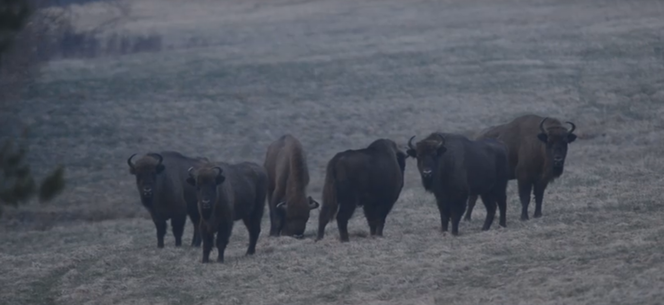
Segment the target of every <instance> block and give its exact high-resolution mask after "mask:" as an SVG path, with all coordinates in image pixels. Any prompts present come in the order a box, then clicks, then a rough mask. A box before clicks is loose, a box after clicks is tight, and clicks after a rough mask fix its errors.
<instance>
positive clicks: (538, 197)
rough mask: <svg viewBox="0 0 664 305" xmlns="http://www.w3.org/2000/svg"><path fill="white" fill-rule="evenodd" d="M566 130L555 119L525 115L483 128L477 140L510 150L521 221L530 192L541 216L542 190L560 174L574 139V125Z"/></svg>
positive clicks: (473, 199)
mask: <svg viewBox="0 0 664 305" xmlns="http://www.w3.org/2000/svg"><path fill="white" fill-rule="evenodd" d="M567 124H569V125H570V126H571V127H572V129H571V130H569V131H568V130H567V128H565V126H564V125H563V124H562V123H561V122H560V121H559V120H557V119H554V118H544V117H541V116H537V115H532V114H530V115H524V116H520V117H517V118H515V119H514V120H512V121H511V122H509V123H506V124H502V125H498V126H493V127H489V128H486V129H484V130H483V131H482V132H481V133H480V134H479V135H478V136H477V137H476V138H477V139H498V140H500V141H502V142H504V143H505V144H506V145H507V147H508V150H509V163H510V180H512V179H517V183H518V188H519V199H520V200H521V220H527V219H528V205H529V204H530V194H531V192H532V193H533V194H534V195H535V213H534V214H533V217H535V218H537V217H541V216H542V201H543V199H544V191H545V190H546V187H547V185H548V184H549V183H551V182H553V181H554V180H555V179H556V178H558V177H560V176H561V175H562V173H563V168H564V165H565V158H566V156H567V144H569V143H572V142H574V140H576V135H575V134H574V133H573V132H574V129H575V128H576V126H575V125H574V123H571V122H567ZM476 201H477V196H473V197H470V198H469V200H468V211H467V212H466V216H465V219H466V220H470V216H471V213H472V211H473V207H474V206H475V202H476Z"/></svg>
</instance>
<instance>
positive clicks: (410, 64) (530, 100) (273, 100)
mask: <svg viewBox="0 0 664 305" xmlns="http://www.w3.org/2000/svg"><path fill="white" fill-rule="evenodd" d="M165 3H166V4H162V5H158V4H156V3H155V2H151V1H147V0H141V1H137V2H136V3H135V4H134V9H133V11H132V12H133V14H134V15H135V16H133V18H130V19H129V21H127V23H126V24H125V25H124V27H125V29H126V30H135V31H148V30H150V31H152V30H155V31H161V32H162V33H163V34H164V35H167V38H168V39H171V40H173V41H177V40H181V41H185V40H186V37H187V35H199V36H201V37H208V38H210V39H211V40H214V41H215V42H216V43H218V44H219V45H218V46H215V47H210V48H204V49H190V50H179V51H171V52H163V53H158V54H139V55H132V56H126V57H121V58H106V59H95V60H69V61H60V62H54V63H52V64H51V65H50V66H49V67H48V69H47V70H46V72H45V75H44V76H43V78H42V79H40V81H39V82H38V83H36V84H35V85H34V86H33V87H31V88H30V91H29V94H28V96H27V97H26V100H25V101H24V103H23V105H25V107H22V109H20V110H19V109H17V110H16V114H20V115H23V117H25V118H27V120H28V122H29V123H30V124H31V126H32V132H31V135H30V138H31V140H32V142H31V143H32V147H33V150H32V154H31V160H33V161H34V162H36V163H37V164H39V165H43V166H44V168H45V169H50V168H52V165H53V164H54V163H63V164H65V165H66V166H67V175H68V178H69V182H70V184H69V188H68V190H67V191H66V192H65V193H64V194H63V195H62V196H61V197H60V198H59V199H58V200H56V202H54V203H53V204H49V205H44V206H41V205H39V204H32V205H29V206H25V207H22V208H20V209H10V210H7V211H6V215H5V216H4V219H2V222H3V223H4V225H3V227H2V229H0V230H1V231H0V287H1V288H0V300H2V303H6V304H46V303H57V304H117V303H122V304H177V303H186V304H192V303H193V304H219V303H223V304H358V303H368V304H375V305H377V304H434V303H435V304H479V303H493V304H658V303H661V302H662V301H661V300H662V299H663V298H664V292H663V291H662V290H661V283H662V281H663V280H664V275H662V273H661V270H662V268H664V254H662V253H664V246H663V243H662V241H663V240H662V236H663V233H664V221H663V220H662V219H664V210H663V209H662V207H661V201H660V200H658V198H659V196H660V190H661V187H662V185H663V183H664V178H662V177H663V176H662V175H661V173H662V172H663V171H664V157H662V155H661V153H660V152H661V151H662V150H663V149H664V121H662V117H664V19H663V18H661V16H662V13H663V12H664V5H661V4H659V3H657V2H656V1H645V0H644V1H600V0H591V1H583V2H576V3H575V2H573V1H507V0H500V1H486V0H473V1H436V2H432V1H409V2H408V3H406V2H404V1H391V0H388V1H369V0H367V1H360V2H357V1H348V0H328V1H322V0H313V1H285V0H277V1H270V2H269V3H266V2H259V1H235V0H232V1H226V2H224V3H223V4H212V1H199V2H196V4H195V5H192V6H186V7H185V6H183V5H182V2H181V1H175V0H169V1H165ZM83 9H85V8H83ZM178 9H186V11H184V12H180V11H178ZM97 13H98V12H97ZM173 18H175V19H173ZM88 22H89V20H88ZM524 113H537V114H541V115H549V116H554V117H558V118H561V119H564V120H570V121H573V122H575V123H576V125H577V131H578V134H579V140H578V141H577V142H575V143H573V144H571V145H570V150H569V153H568V161H567V168H566V170H565V173H564V174H563V177H562V178H561V179H560V180H558V181H556V183H555V184H553V185H551V186H550V187H549V189H548V190H547V193H546V195H545V202H544V217H543V218H541V219H531V220H530V221H528V222H521V221H519V220H518V216H519V211H520V205H519V204H518V200H517V196H516V190H515V185H514V184H515V183H514V182H511V183H510V187H509V193H508V194H509V197H508V200H509V208H508V227H507V228H506V229H502V228H499V227H498V226H497V225H495V227H494V228H493V229H492V230H491V231H489V232H480V228H481V222H482V220H483V217H484V214H485V213H484V211H483V207H482V205H481V204H480V205H478V208H477V209H476V210H475V211H476V212H475V213H474V215H473V216H474V217H473V221H472V222H470V223H467V222H464V223H462V226H461V229H460V230H461V236H459V237H458V238H452V237H451V236H446V235H443V234H441V233H440V232H439V228H440V225H439V223H440V221H439V217H438V216H437V215H438V213H437V210H436V207H435V204H434V199H433V196H432V195H430V194H426V193H425V192H424V191H423V189H422V187H421V185H420V182H419V178H418V176H417V173H416V167H415V163H414V161H412V160H409V161H408V163H407V168H406V170H407V173H406V185H407V186H406V188H405V189H404V191H403V193H402V195H401V198H400V199H399V201H398V202H397V204H396V206H395V209H394V210H393V212H392V213H391V214H390V216H388V223H387V225H386V229H385V234H386V237H385V238H382V239H373V238H367V235H368V227H367V225H366V222H365V220H364V218H363V216H362V214H361V212H359V211H358V212H359V213H356V214H355V217H354V218H353V220H352V221H351V224H350V225H349V227H350V230H351V242H350V243H348V244H340V243H339V241H338V232H337V229H336V224H334V223H332V224H330V225H329V226H328V229H327V230H328V235H327V236H326V239H324V240H323V241H321V242H318V243H314V242H313V238H312V235H313V234H314V231H315V226H316V224H317V218H318V211H315V212H313V215H312V220H311V221H310V222H309V226H308V229H307V234H308V238H306V239H304V240H295V239H291V238H279V239H273V238H267V236H266V235H267V234H266V232H267V231H268V228H269V222H268V220H267V217H265V219H264V221H263V234H262V235H261V238H260V239H259V242H258V247H257V253H256V255H255V256H254V257H251V258H246V257H244V256H243V254H244V251H245V250H246V245H247V242H248V234H247V232H246V229H245V228H244V226H243V225H242V224H241V223H237V224H236V226H235V229H234V235H233V236H232V237H231V243H230V245H229V249H228V250H227V256H226V257H227V262H226V264H223V265H220V264H210V265H203V264H200V256H201V253H200V252H201V251H200V250H197V249H191V248H189V246H184V247H183V248H181V249H175V248H174V247H173V239H172V237H171V236H170V230H169V235H168V239H167V246H166V248H164V249H161V250H159V249H157V248H156V240H155V239H156V238H155V237H154V235H155V230H154V227H153V225H152V223H151V221H149V220H148V216H147V212H145V211H144V210H143V208H142V207H141V206H140V203H139V201H138V198H137V194H136V190H135V187H134V180H133V178H132V177H131V176H130V175H129V173H128V169H127V166H126V163H125V162H126V158H127V157H128V156H129V155H131V154H132V153H134V152H139V153H140V152H145V151H148V150H157V151H158V150H165V149H169V150H178V151H181V152H183V153H185V154H190V155H200V156H206V157H208V158H211V159H216V160H225V161H231V162H235V161H240V160H250V161H255V162H258V163H262V161H263V157H264V154H265V149H266V148H267V145H268V144H269V143H270V142H271V141H273V140H275V139H277V138H278V137H279V136H280V135H282V134H283V133H286V132H289V133H293V134H294V135H296V136H297V137H298V138H299V139H300V140H301V141H302V143H303V144H304V146H305V149H306V150H307V154H308V159H309V168H310V171H311V178H312V182H311V185H310V192H311V193H312V195H313V196H314V197H315V198H318V199H319V198H320V191H321V184H322V180H323V177H324V167H325V164H326V162H327V161H328V160H329V159H330V158H331V157H332V156H333V155H334V154H335V153H336V152H338V151H341V150H345V149H348V148H360V147H364V146H366V145H368V144H369V143H370V142H371V141H373V140H374V139H376V138H379V137H388V138H391V139H394V140H395V141H397V142H398V143H399V144H402V145H403V144H405V142H406V141H407V139H408V138H409V137H410V136H412V135H414V134H416V135H418V136H421V137H422V136H425V135H426V134H427V133H429V132H431V131H434V130H440V131H445V132H459V133H464V134H472V133H473V132H475V131H477V130H480V129H482V128H484V127H487V126H490V125H495V124H498V123H501V122H506V121H508V120H510V119H512V118H513V117H515V116H516V115H519V114H524ZM531 213H532V211H531ZM191 232H192V231H191V224H190V223H187V227H186V230H185V235H186V238H185V241H184V244H188V243H189V242H190V238H191ZM213 255H214V254H213Z"/></svg>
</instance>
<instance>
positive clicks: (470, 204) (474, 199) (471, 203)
mask: <svg viewBox="0 0 664 305" xmlns="http://www.w3.org/2000/svg"><path fill="white" fill-rule="evenodd" d="M475 203H477V195H470V196H469V197H468V207H467V208H466V215H465V216H464V218H463V220H465V221H470V215H471V214H473V209H474V208H475Z"/></svg>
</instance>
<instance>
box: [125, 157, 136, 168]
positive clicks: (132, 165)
mask: <svg viewBox="0 0 664 305" xmlns="http://www.w3.org/2000/svg"><path fill="white" fill-rule="evenodd" d="M135 155H136V154H133V155H131V156H129V159H127V164H129V167H130V168H134V164H133V163H131V159H132V158H133V157H134V156H135Z"/></svg>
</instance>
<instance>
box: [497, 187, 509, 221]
mask: <svg viewBox="0 0 664 305" xmlns="http://www.w3.org/2000/svg"><path fill="white" fill-rule="evenodd" d="M496 203H497V205H498V209H499V210H500V222H499V224H500V226H501V227H503V228H504V227H507V195H506V194H505V191H504V190H501V192H500V194H498V195H497V196H496Z"/></svg>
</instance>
